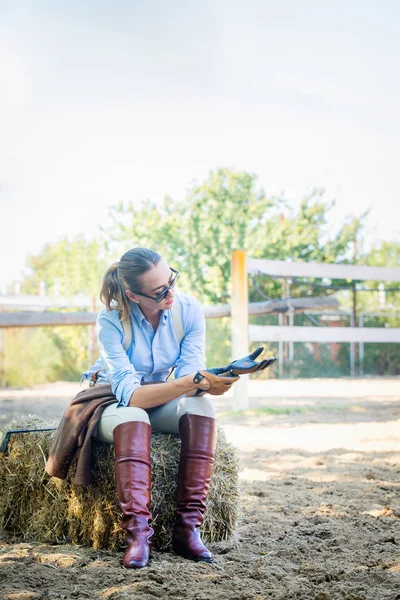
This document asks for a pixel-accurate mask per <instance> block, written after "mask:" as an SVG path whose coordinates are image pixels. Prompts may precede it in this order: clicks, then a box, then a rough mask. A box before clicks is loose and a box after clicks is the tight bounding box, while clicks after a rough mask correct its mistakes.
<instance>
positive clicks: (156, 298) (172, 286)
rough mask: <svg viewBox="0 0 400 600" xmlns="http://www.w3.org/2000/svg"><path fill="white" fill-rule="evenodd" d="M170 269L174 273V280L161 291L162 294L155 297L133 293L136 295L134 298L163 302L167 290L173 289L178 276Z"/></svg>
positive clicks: (176, 272) (177, 273)
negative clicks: (139, 297) (141, 297)
mask: <svg viewBox="0 0 400 600" xmlns="http://www.w3.org/2000/svg"><path fill="white" fill-rule="evenodd" d="M170 269H171V271H172V273H175V275H174V278H173V280H172V281H171V283H170V284H169V285H168V286H167V287H166V288H165V290H163V291H162V292H160V293H159V294H157V296H148V295H147V294H142V292H133V293H134V294H136V296H143V297H144V298H151V300H155V301H156V302H162V301H163V300H164V298H165V297H166V296H167V294H168V292H169V290H171V289H173V288H174V287H175V284H176V280H177V279H178V275H179V272H178V271H175V269H173V268H172V267H170Z"/></svg>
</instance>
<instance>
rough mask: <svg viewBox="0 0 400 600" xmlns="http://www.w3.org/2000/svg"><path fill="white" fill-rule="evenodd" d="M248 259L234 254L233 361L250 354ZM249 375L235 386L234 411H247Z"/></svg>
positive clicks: (237, 252)
mask: <svg viewBox="0 0 400 600" xmlns="http://www.w3.org/2000/svg"><path fill="white" fill-rule="evenodd" d="M246 259H247V257H246V252H245V251H244V250H234V251H233V252H232V263H231V272H232V301H231V314H232V359H233V360H235V359H238V358H241V357H242V356H246V355H247V354H248V353H249V334H248V327H249V314H248V303H249V294H248V285H247V260H246ZM248 378H249V376H248V375H242V376H241V378H240V381H238V382H237V383H235V384H234V386H233V389H234V406H233V408H234V410H247V409H248V408H249V398H248Z"/></svg>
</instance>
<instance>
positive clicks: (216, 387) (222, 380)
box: [129, 371, 239, 409]
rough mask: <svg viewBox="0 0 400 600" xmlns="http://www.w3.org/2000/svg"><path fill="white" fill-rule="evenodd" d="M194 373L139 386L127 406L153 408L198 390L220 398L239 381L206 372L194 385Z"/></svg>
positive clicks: (236, 378)
mask: <svg viewBox="0 0 400 600" xmlns="http://www.w3.org/2000/svg"><path fill="white" fill-rule="evenodd" d="M196 373H197V372H196ZM196 373H192V374H191V375H185V376H184V377H181V378H180V379H175V380H174V381H167V382H166V383H163V384H149V385H146V386H140V387H139V388H137V389H136V390H135V391H134V393H133V394H132V396H131V398H130V401H129V406H136V407H137V408H145V409H146V408H153V407H154V406H160V405H161V404H166V403H167V402H170V401H171V400H174V399H175V398H179V396H183V395H185V394H187V393H188V392H195V391H196V390H198V389H200V390H204V392H208V393H209V394H211V395H213V396H221V395H222V394H225V392H227V391H228V390H229V389H230V387H231V386H232V385H233V384H234V383H235V381H238V379H239V377H219V376H217V375H213V374H212V373H209V372H207V371H199V373H201V374H202V375H203V378H201V379H200V378H199V379H200V381H199V382H198V383H194V381H193V379H194V377H195V375H196Z"/></svg>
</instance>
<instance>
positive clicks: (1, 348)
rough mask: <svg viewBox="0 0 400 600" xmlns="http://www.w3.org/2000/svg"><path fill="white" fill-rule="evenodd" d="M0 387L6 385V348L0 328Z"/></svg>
mask: <svg viewBox="0 0 400 600" xmlns="http://www.w3.org/2000/svg"><path fill="white" fill-rule="evenodd" d="M0 387H6V350H5V344H4V331H3V330H2V329H0Z"/></svg>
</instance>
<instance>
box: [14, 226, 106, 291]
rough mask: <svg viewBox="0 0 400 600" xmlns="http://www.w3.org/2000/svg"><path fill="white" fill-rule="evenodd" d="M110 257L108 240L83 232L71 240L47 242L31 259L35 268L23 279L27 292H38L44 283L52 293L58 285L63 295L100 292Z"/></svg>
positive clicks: (28, 263)
mask: <svg viewBox="0 0 400 600" xmlns="http://www.w3.org/2000/svg"><path fill="white" fill-rule="evenodd" d="M107 263H108V261H107V260H106V259H105V257H104V243H102V242H100V241H99V240H90V241H88V240H86V239H85V237H84V236H83V235H78V236H77V237H76V238H75V239H73V240H69V239H68V238H66V237H64V238H62V239H61V240H60V241H58V242H55V243H51V244H46V245H45V246H44V248H43V250H42V251H41V252H40V253H39V254H37V255H31V256H29V257H28V259H27V266H28V268H29V269H30V271H31V274H30V275H28V276H27V277H26V278H25V280H24V281H23V283H22V291H23V292H24V293H26V294H37V293H38V290H39V286H40V283H41V282H42V281H43V282H45V284H46V290H47V293H48V294H49V295H52V293H53V291H54V287H55V286H56V287H57V289H58V292H59V294H60V295H61V296H72V295H75V294H86V295H89V296H94V295H96V296H97V295H98V293H99V290H100V281H101V277H102V274H103V272H104V270H105V267H106V266H107Z"/></svg>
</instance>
